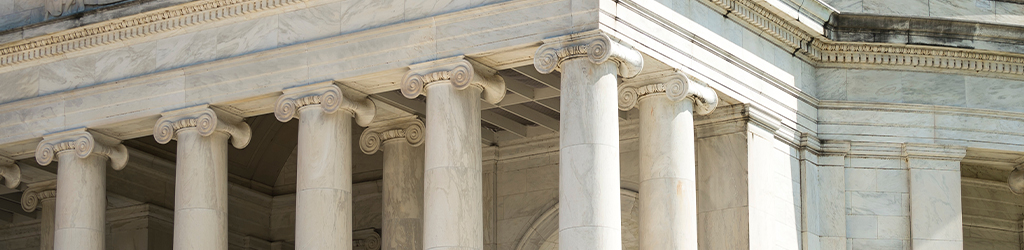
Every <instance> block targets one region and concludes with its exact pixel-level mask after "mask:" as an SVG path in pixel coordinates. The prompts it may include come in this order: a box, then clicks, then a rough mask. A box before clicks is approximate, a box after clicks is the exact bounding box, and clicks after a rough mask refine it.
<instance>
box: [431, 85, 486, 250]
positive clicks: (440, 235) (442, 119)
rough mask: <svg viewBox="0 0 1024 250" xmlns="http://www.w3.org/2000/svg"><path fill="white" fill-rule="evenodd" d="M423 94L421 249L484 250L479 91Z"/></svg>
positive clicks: (444, 89) (445, 88) (437, 88)
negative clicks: (424, 100)
mask: <svg viewBox="0 0 1024 250" xmlns="http://www.w3.org/2000/svg"><path fill="white" fill-rule="evenodd" d="M426 89H427V92H428V93H430V96H429V97H428V98H427V117H426V120H427V121H426V135H425V136H426V138H425V142H424V144H425V147H426V149H425V150H426V158H425V161H424V171H423V179H424V180H423V183H424V190H423V191H424V193H423V198H424V201H423V203H424V207H423V213H424V218H423V234H424V235H423V237H424V238H423V249H426V250H434V249H477V250H479V249H483V244H484V243H483V238H484V235H483V229H484V224H483V219H484V216H483V190H482V189H483V172H482V167H483V166H482V164H483V163H482V162H481V158H482V155H481V154H482V152H481V149H480V92H481V89H480V88H475V87H470V88H466V89H464V90H457V89H455V87H454V86H452V84H449V83H443V82H439V83H434V84H430V85H428V86H427V87H426Z"/></svg>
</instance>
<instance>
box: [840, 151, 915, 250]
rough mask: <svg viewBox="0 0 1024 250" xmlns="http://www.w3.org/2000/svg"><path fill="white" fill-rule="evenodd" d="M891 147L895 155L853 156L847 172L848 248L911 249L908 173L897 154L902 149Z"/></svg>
mask: <svg viewBox="0 0 1024 250" xmlns="http://www.w3.org/2000/svg"><path fill="white" fill-rule="evenodd" d="M891 146H892V147H891V148H890V149H893V151H891V152H893V154H891V155H866V154H854V155H850V156H849V162H848V165H846V166H845V167H844V169H843V171H844V174H843V175H844V176H845V181H844V184H845V192H844V195H845V198H846V201H845V204H846V223H845V224H846V236H847V238H848V240H847V246H849V247H852V249H904V248H907V247H910V241H909V239H910V190H909V182H908V180H909V177H908V170H907V166H906V164H905V163H904V161H903V160H902V159H901V158H900V157H899V156H898V154H897V153H898V152H899V151H898V150H899V145H891ZM880 147H884V146H880Z"/></svg>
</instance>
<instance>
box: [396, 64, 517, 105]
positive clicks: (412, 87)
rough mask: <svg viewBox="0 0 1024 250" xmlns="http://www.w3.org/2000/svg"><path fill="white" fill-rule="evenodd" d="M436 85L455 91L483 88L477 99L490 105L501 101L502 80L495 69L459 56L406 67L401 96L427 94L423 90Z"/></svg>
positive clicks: (503, 85) (503, 80)
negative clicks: (453, 87) (444, 85)
mask: <svg viewBox="0 0 1024 250" xmlns="http://www.w3.org/2000/svg"><path fill="white" fill-rule="evenodd" d="M438 82H448V83H451V84H452V86H455V89H457V90H463V89H466V88H468V87H469V86H470V85H473V86H478V87H480V88H482V89H483V92H482V93H481V94H480V96H481V98H483V99H484V101H487V102H488V103H490V104H498V102H500V101H501V99H503V98H505V79H503V78H501V76H499V75H498V73H497V70H495V69H492V68H490V67H488V66H486V65H483V64H480V63H477V62H475V61H472V60H467V59H466V58H465V57H463V56H456V57H450V58H445V59H439V60H435V61H430V62H425V63H420V64H415V65H410V66H409V72H407V73H406V74H405V77H403V78H402V85H401V89H402V95H403V96H405V98H409V99H412V98H416V97H417V96H419V95H427V90H426V87H427V86H428V85H430V84H432V83H438Z"/></svg>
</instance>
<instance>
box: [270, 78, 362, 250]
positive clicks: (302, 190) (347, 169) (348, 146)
mask: <svg viewBox="0 0 1024 250" xmlns="http://www.w3.org/2000/svg"><path fill="white" fill-rule="evenodd" d="M375 111H376V108H375V107H374V104H373V101H370V100H369V99H366V98H360V99H359V100H353V99H351V98H346V97H345V96H343V95H342V93H341V88H339V87H338V86H337V85H334V83H333V82H324V83H318V84H310V85H306V86H301V87H295V88H290V89H285V90H284V95H282V96H281V97H280V98H278V101H277V105H276V107H275V109H274V115H275V116H277V120H279V121H281V122H287V121H288V120H291V119H292V118H299V137H298V150H297V151H298V166H297V169H296V171H297V173H296V177H297V180H296V187H295V249H311V250H313V249H352V117H353V116H355V117H356V122H357V123H358V124H359V125H363V126H365V125H367V124H369V123H370V121H371V120H373V116H374V112H375Z"/></svg>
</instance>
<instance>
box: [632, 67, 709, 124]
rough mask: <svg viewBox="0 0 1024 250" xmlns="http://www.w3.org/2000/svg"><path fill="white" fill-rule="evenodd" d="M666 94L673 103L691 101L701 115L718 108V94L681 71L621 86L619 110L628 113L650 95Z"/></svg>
mask: <svg viewBox="0 0 1024 250" xmlns="http://www.w3.org/2000/svg"><path fill="white" fill-rule="evenodd" d="M660 93H664V94H666V95H667V96H668V99H670V100H672V101H677V102H678V101H682V100H684V99H690V100H692V101H693V108H694V111H696V113H697V114H699V115H708V114H711V112H712V111H714V110H715V108H716V107H718V93H716V92H715V90H714V89H711V87H709V86H708V85H707V83H704V82H701V81H698V80H697V79H696V78H694V77H693V76H690V75H687V74H685V73H682V72H680V71H672V72H671V73H668V74H657V76H656V77H652V78H647V79H637V80H630V81H627V82H626V83H624V84H623V85H621V86H619V109H620V110H623V111H628V110H630V109H633V107H634V106H636V104H637V102H639V101H640V99H643V98H644V97H646V96H648V95H653V94H660Z"/></svg>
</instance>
